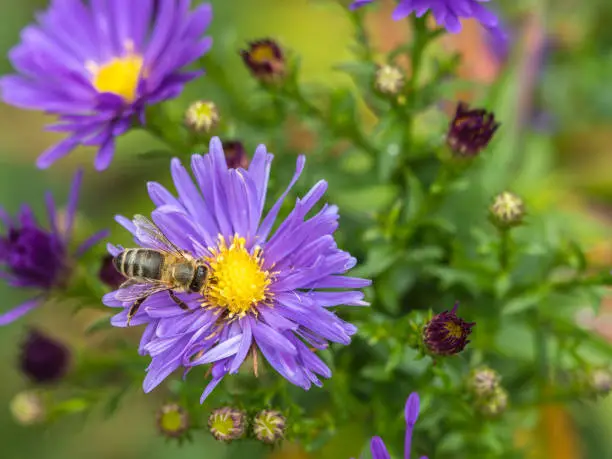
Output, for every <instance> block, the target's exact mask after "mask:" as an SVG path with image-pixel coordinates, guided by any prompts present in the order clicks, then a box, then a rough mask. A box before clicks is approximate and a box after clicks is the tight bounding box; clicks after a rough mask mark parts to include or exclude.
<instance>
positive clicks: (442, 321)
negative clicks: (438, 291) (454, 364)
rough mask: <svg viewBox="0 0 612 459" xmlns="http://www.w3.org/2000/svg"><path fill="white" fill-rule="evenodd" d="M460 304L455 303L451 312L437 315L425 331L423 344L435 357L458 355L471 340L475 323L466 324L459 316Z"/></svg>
mask: <svg viewBox="0 0 612 459" xmlns="http://www.w3.org/2000/svg"><path fill="white" fill-rule="evenodd" d="M458 307H459V302H457V303H455V305H454V306H453V309H452V310H451V311H444V312H441V313H440V314H436V315H435V316H434V317H433V318H432V319H431V321H430V322H429V323H428V324H427V325H426V326H425V329H424V330H423V342H424V343H425V346H426V347H427V349H428V350H429V351H430V352H431V353H432V354H434V355H440V356H444V355H453V354H458V353H459V352H461V351H462V350H463V349H465V346H467V345H468V343H469V342H470V340H469V339H468V337H469V336H470V334H471V333H472V327H474V325H476V323H475V322H466V321H465V320H463V319H462V318H461V317H459V316H457V308H458Z"/></svg>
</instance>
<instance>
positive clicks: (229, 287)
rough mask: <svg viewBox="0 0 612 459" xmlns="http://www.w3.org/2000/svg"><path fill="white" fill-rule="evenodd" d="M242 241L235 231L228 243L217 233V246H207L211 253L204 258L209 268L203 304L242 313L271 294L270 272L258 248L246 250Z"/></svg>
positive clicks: (237, 313) (238, 313)
mask: <svg viewBox="0 0 612 459" xmlns="http://www.w3.org/2000/svg"><path fill="white" fill-rule="evenodd" d="M245 243H246V241H245V240H244V238H241V237H238V236H237V235H235V236H234V238H233V239H232V242H231V244H230V245H229V246H228V245H227V244H226V242H225V239H224V238H223V236H219V245H218V247H217V248H214V249H210V248H209V251H210V252H211V254H212V255H211V256H210V257H207V258H206V261H207V262H208V266H209V268H210V274H209V285H208V289H207V291H206V297H205V302H206V305H208V306H212V307H218V308H224V309H227V310H228V311H229V313H230V316H234V315H238V316H243V315H245V314H246V313H247V312H249V311H250V310H251V309H252V308H253V307H254V306H255V305H257V304H258V303H261V302H263V301H265V300H266V299H268V298H269V297H270V296H271V293H270V292H269V291H268V287H269V285H270V282H271V273H269V272H268V271H266V270H264V269H263V267H262V264H263V258H262V256H261V255H262V253H261V249H260V248H259V247H255V249H254V250H253V253H249V251H248V250H247V249H246V247H245Z"/></svg>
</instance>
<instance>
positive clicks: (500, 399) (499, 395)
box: [476, 387, 508, 418]
mask: <svg viewBox="0 0 612 459" xmlns="http://www.w3.org/2000/svg"><path fill="white" fill-rule="evenodd" d="M507 406H508V392H506V390H505V389H504V388H503V387H496V388H495V390H494V391H493V393H492V394H491V396H489V397H484V398H482V399H480V400H477V401H476V409H477V410H478V411H479V412H480V413H481V414H482V415H483V416H485V417H488V418H494V417H497V416H499V415H500V414H502V413H503V412H504V411H506V408H507Z"/></svg>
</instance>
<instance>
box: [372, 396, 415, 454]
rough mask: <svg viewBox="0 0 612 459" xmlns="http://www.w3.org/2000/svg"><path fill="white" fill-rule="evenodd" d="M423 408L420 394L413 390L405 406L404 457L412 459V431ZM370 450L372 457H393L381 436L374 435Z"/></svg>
mask: <svg viewBox="0 0 612 459" xmlns="http://www.w3.org/2000/svg"><path fill="white" fill-rule="evenodd" d="M420 408H421V402H420V400H419V394H417V393H416V392H413V393H412V394H410V396H409V397H408V400H406V407H405V408H404V417H405V418H406V436H405V440H404V459H410V449H411V448H412V431H413V430H414V426H415V424H416V421H417V419H418V417H419V410H420ZM370 450H371V452H372V459H391V456H390V455H389V452H388V451H387V447H386V446H385V442H383V439H382V438H380V437H372V440H371V442H370ZM421 459H427V457H426V456H421Z"/></svg>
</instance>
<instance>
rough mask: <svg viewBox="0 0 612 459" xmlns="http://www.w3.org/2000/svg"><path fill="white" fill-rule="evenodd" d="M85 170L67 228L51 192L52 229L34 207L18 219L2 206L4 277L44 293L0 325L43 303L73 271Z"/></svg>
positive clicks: (0, 273)
mask: <svg viewBox="0 0 612 459" xmlns="http://www.w3.org/2000/svg"><path fill="white" fill-rule="evenodd" d="M82 177H83V172H82V171H78V172H77V173H76V174H75V177H74V180H73V182H72V188H71V190H70V196H69V197H68V205H67V208H66V220H65V228H63V229H60V228H59V221H58V215H57V211H56V208H55V202H54V200H53V197H52V196H51V194H50V193H47V195H46V196H45V202H46V205H47V213H48V216H49V229H45V228H43V227H41V226H40V225H39V224H38V222H37V221H36V219H35V218H34V213H33V212H32V210H31V209H30V207H28V206H26V205H24V206H23V207H22V208H21V211H20V212H19V215H18V216H17V217H16V218H12V217H10V216H9V215H8V214H7V213H6V212H5V211H4V210H2V209H1V208H0V222H1V223H2V224H3V225H4V227H5V231H6V233H4V234H0V269H1V270H0V278H3V279H5V280H6V281H7V283H8V285H10V286H11V287H19V288H31V289H35V290H38V291H39V292H40V293H39V294H38V295H37V296H36V297H34V298H33V299H31V300H29V301H26V302H25V303H23V304H22V305H20V306H17V307H16V308H14V309H12V310H10V311H8V312H6V313H4V314H0V325H6V324H8V323H11V322H13V321H14V320H16V319H18V318H19V317H21V316H23V315H24V314H26V313H28V312H29V311H30V310H32V309H34V308H35V307H37V306H39V305H40V304H41V303H42V302H43V300H44V299H45V297H46V296H47V295H48V294H49V292H51V291H52V290H53V289H55V288H58V287H63V286H64V285H65V284H66V282H67V280H68V276H69V274H70V271H71V262H72V260H73V257H72V255H73V254H71V253H70V252H69V250H68V243H69V242H70V237H71V236H72V227H73V224H74V218H75V214H76V207H77V200H78V196H79V188H80V185H81V180H82ZM107 234H108V232H107V231H106V230H104V231H100V232H98V233H96V234H94V235H93V236H91V237H90V238H89V239H87V240H86V241H85V242H84V243H83V244H81V246H79V247H78V248H77V250H76V252H75V254H74V255H75V256H76V257H79V256H80V255H82V254H83V253H84V252H86V251H87V250H88V249H89V248H91V247H92V246H93V245H94V244H95V243H96V242H98V241H100V239H102V238H104V237H106V235H107Z"/></svg>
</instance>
